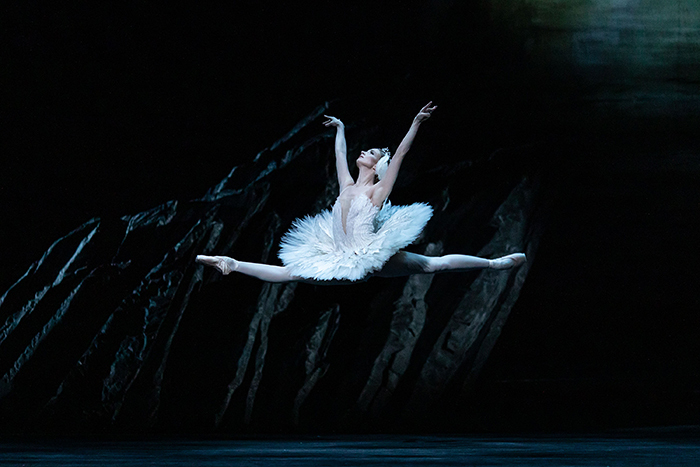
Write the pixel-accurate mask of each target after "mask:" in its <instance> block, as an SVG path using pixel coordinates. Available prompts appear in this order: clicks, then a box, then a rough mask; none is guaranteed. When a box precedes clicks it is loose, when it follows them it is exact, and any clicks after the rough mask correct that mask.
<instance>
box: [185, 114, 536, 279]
mask: <svg viewBox="0 0 700 467" xmlns="http://www.w3.org/2000/svg"><path fill="white" fill-rule="evenodd" d="M431 105H432V102H429V103H428V104H427V105H426V106H425V107H423V108H422V109H421V110H420V112H418V115H416V117H415V118H414V119H413V123H412V124H411V128H410V129H409V130H408V133H406V136H405V137H404V139H403V141H401V144H400V145H399V147H398V148H397V150H396V154H394V157H392V158H390V154H389V150H388V149H370V150H368V151H362V152H361V153H360V157H358V159H357V162H356V164H357V167H358V168H359V169H360V173H359V175H358V177H357V180H353V178H352V176H351V175H350V170H349V169H348V163H347V146H346V143H345V126H344V125H343V123H342V122H341V121H340V120H338V119H337V118H335V117H330V116H328V115H326V118H328V120H326V121H325V122H324V125H325V126H327V127H335V128H336V137H335V159H336V169H337V171H338V183H339V185H340V194H339V195H338V199H336V201H335V204H334V205H333V208H332V209H331V210H326V211H323V212H322V213H320V214H317V215H315V216H307V217H305V218H303V219H297V220H296V221H295V222H294V225H293V226H292V228H291V229H290V230H289V231H288V232H287V233H286V234H285V235H284V237H283V238H282V242H281V246H280V252H279V257H280V259H281V260H282V263H283V264H284V266H274V265H270V264H260V263H249V262H246V261H237V260H235V259H233V258H229V257H228V256H204V255H198V256H197V262H199V263H202V264H205V265H208V266H213V267H215V268H217V269H218V270H219V271H220V272H221V273H222V274H229V273H230V272H232V271H237V272H240V273H243V274H246V275H249V276H253V277H257V278H258V279H262V280H264V281H268V282H290V281H302V282H309V283H314V284H338V283H352V282H354V281H359V280H366V279H368V278H370V277H397V276H407V275H410V274H433V273H437V272H446V271H467V270H472V269H486V268H491V269H509V268H512V267H515V266H519V265H520V264H522V263H524V262H525V260H526V259H525V255H524V254H522V253H514V254H510V255H507V256H503V257H500V258H496V259H485V258H479V257H476V256H468V255H457V254H453V255H446V256H423V255H419V254H415V253H410V252H407V251H402V250H401V248H404V247H405V246H407V245H409V244H410V243H412V242H413V241H414V240H416V238H418V236H419V235H420V233H421V231H422V230H423V228H424V227H425V224H426V223H427V222H428V220H429V219H430V217H431V216H432V213H433V209H432V208H431V207H430V206H428V205H427V204H423V203H415V204H411V205H409V206H391V203H389V202H388V201H387V200H388V198H389V194H390V193H391V190H392V188H393V187H394V182H396V177H397V175H398V174H399V168H400V167H401V162H403V158H404V157H405V156H406V153H407V152H408V150H409V149H410V148H411V144H412V143H413V139H414V138H415V137H416V133H417V132H418V128H419V127H420V125H421V124H422V123H423V122H424V121H426V120H427V119H428V118H430V116H431V115H432V113H433V111H434V110H435V109H437V106H434V107H431Z"/></svg>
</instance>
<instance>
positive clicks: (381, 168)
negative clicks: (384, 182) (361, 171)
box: [374, 148, 391, 180]
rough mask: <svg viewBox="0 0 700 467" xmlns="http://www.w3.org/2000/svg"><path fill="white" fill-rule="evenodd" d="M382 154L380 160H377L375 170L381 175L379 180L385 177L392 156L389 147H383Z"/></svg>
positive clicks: (378, 175)
mask: <svg viewBox="0 0 700 467" xmlns="http://www.w3.org/2000/svg"><path fill="white" fill-rule="evenodd" d="M382 154H384V155H383V156H382V158H381V159H379V161H377V166H376V167H375V169H374V171H375V173H376V174H377V177H379V180H381V179H382V177H384V174H385V173H386V169H388V168H389V158H390V157H391V152H390V151H389V148H384V149H382Z"/></svg>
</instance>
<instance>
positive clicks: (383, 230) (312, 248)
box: [279, 195, 433, 281]
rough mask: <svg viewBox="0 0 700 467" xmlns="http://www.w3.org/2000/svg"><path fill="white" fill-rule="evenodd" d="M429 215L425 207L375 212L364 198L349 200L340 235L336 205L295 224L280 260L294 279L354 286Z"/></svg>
mask: <svg viewBox="0 0 700 467" xmlns="http://www.w3.org/2000/svg"><path fill="white" fill-rule="evenodd" d="M432 215H433V208H431V207H430V206H429V205H427V204H424V203H415V204H411V205H409V206H391V204H390V203H386V204H385V205H384V206H383V207H382V209H381V210H380V209H379V208H378V207H377V206H374V205H373V204H372V202H371V201H370V199H369V198H368V197H367V196H365V195H360V196H358V197H357V198H355V199H353V200H352V203H351V204H350V209H349V210H348V214H347V218H346V220H345V227H346V229H345V231H344V230H343V221H342V212H341V206H340V201H339V200H336V202H335V204H334V205H333V209H332V210H325V211H323V212H322V213H320V214H318V215H316V216H306V217H305V218H303V219H297V220H295V221H294V224H293V225H292V228H291V229H290V230H289V231H288V232H287V233H286V234H285V235H284V237H282V242H281V244H280V251H279V258H280V259H281V260H282V263H284V265H285V266H286V267H287V268H288V269H289V270H290V273H291V274H292V275H295V276H299V277H303V278H305V279H315V280H333V279H336V280H340V279H347V280H351V281H356V280H360V279H362V278H364V277H365V276H366V275H367V274H369V273H372V272H375V271H378V270H379V269H381V268H382V266H383V265H384V263H386V262H387V261H388V260H389V258H391V257H392V256H393V255H394V254H395V253H396V252H397V251H399V250H400V249H401V248H403V247H405V246H406V245H409V244H410V243H412V242H413V241H414V240H415V239H416V238H418V236H419V235H420V233H421V231H422V230H423V228H424V227H425V224H426V223H427V222H428V220H430V217H431V216H432Z"/></svg>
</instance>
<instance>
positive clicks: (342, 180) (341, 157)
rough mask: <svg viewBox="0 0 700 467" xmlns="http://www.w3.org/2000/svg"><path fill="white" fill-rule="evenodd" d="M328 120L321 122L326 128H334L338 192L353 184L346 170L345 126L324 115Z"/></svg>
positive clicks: (348, 171)
mask: <svg viewBox="0 0 700 467" xmlns="http://www.w3.org/2000/svg"><path fill="white" fill-rule="evenodd" d="M324 117H326V118H327V119H328V120H326V121H325V122H323V124H324V125H326V126H334V127H335V128H336V133H335V169H336V171H337V172H338V185H339V187H340V191H343V188H345V187H347V186H348V185H352V184H353V183H355V180H353V179H352V176H351V175H350V169H349V168H348V149H347V144H346V143H345V125H343V122H341V121H340V120H338V119H337V118H335V117H331V116H329V115H324Z"/></svg>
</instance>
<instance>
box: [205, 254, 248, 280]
mask: <svg viewBox="0 0 700 467" xmlns="http://www.w3.org/2000/svg"><path fill="white" fill-rule="evenodd" d="M196 261H197V262H198V263H200V264H204V265H205V266H211V267H214V268H216V269H218V270H219V272H220V273H221V274H223V275H227V274H229V273H231V271H235V270H236V269H238V261H236V260H235V259H233V258H229V257H228V256H205V255H197V258H196Z"/></svg>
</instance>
